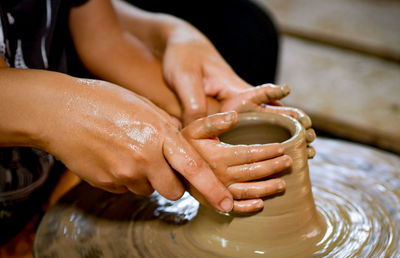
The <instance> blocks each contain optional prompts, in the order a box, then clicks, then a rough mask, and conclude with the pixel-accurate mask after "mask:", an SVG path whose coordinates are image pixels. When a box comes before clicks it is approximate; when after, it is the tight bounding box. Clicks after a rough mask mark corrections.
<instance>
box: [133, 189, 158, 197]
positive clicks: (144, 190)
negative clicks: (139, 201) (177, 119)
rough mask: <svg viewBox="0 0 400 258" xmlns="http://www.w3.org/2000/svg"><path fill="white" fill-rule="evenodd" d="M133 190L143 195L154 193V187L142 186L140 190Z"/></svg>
mask: <svg viewBox="0 0 400 258" xmlns="http://www.w3.org/2000/svg"><path fill="white" fill-rule="evenodd" d="M132 192H134V193H136V194H139V195H143V196H149V195H151V194H153V192H154V189H153V188H151V187H145V188H142V189H139V190H134V191H132Z"/></svg>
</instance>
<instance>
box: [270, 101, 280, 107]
mask: <svg viewBox="0 0 400 258" xmlns="http://www.w3.org/2000/svg"><path fill="white" fill-rule="evenodd" d="M267 104H268V105H271V106H280V107H281V106H283V103H282V102H281V101H279V100H273V101H270V102H268V103H267Z"/></svg>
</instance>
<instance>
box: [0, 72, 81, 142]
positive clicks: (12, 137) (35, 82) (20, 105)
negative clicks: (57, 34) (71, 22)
mask: <svg viewBox="0 0 400 258" xmlns="http://www.w3.org/2000/svg"><path fill="white" fill-rule="evenodd" d="M70 80H73V79H72V78H71V77H69V76H66V75H63V74H59V73H55V72H48V71H40V70H31V69H15V68H0V87H1V89H0V146H31V147H36V148H43V147H44V145H45V140H44V138H43V134H44V128H45V127H48V128H49V127H51V118H50V117H49V116H47V114H46V111H49V112H50V110H51V111H52V112H54V111H55V109H54V105H52V103H53V102H54V103H58V102H59V99H58V98H59V96H57V94H54V92H55V91H57V88H58V89H59V88H60V87H62V85H65V84H66V82H68V81H70ZM61 92H62V91H61ZM59 95H60V94H59ZM61 95H62V94H61ZM55 130H56V128H55Z"/></svg>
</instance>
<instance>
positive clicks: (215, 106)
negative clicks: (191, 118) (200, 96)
mask: <svg viewBox="0 0 400 258" xmlns="http://www.w3.org/2000/svg"><path fill="white" fill-rule="evenodd" d="M220 110H221V103H219V101H218V100H216V99H215V98H212V97H207V115H213V114H216V113H219V112H221V111H220Z"/></svg>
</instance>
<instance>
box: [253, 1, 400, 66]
mask: <svg viewBox="0 0 400 258" xmlns="http://www.w3.org/2000/svg"><path fill="white" fill-rule="evenodd" d="M254 2H256V3H257V4H259V5H260V6H261V7H264V8H266V9H268V10H270V11H271V12H272V14H273V15H274V16H275V17H276V19H277V21H278V24H279V26H280V28H281V30H282V32H284V33H287V34H289V35H294V36H299V37H303V38H306V39H311V40H316V41H320V42H323V43H325V44H332V45H336V46H339V47H343V48H350V49H353V50H358V51H362V52H365V53H369V54H372V55H377V56H380V57H383V58H387V59H391V60H395V61H400V33H399V30H400V1H395V0H379V1H378V0H335V1H329V0H325V1H323V0H284V1H283V0H254Z"/></svg>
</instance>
